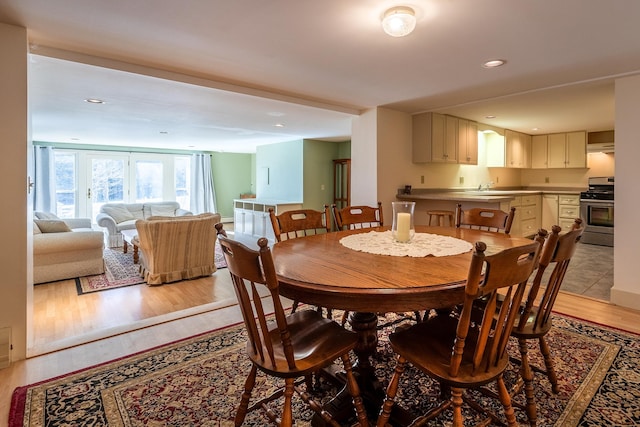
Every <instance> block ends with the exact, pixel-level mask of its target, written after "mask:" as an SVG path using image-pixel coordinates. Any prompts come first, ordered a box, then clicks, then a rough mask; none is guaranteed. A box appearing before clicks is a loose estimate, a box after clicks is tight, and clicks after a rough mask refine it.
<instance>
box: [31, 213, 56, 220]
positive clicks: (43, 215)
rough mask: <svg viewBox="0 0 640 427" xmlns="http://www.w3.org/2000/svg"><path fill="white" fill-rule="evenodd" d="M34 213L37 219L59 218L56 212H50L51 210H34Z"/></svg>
mask: <svg viewBox="0 0 640 427" xmlns="http://www.w3.org/2000/svg"><path fill="white" fill-rule="evenodd" d="M34 215H35V217H36V218H38V219H60V218H58V217H57V215H56V214H52V213H51V212H35V213H34Z"/></svg>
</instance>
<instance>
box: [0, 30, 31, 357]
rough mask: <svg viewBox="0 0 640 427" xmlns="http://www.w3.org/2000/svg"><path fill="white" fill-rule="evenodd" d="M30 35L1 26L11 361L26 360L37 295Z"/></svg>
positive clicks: (5, 295)
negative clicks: (30, 193) (30, 189)
mask: <svg viewBox="0 0 640 427" xmlns="http://www.w3.org/2000/svg"><path fill="white" fill-rule="evenodd" d="M27 53H28V42H27V30H26V29H25V28H22V27H16V26H13V25H7V24H2V23H0V93H1V94H2V96H0V117H2V131H1V132H0V146H1V147H2V156H0V170H1V171H2V182H3V191H2V199H3V203H4V206H5V208H4V209H3V210H2V212H3V214H2V218H1V220H0V236H2V239H3V244H2V256H0V271H2V280H1V281H0V328H4V327H9V328H11V337H12V338H11V343H12V345H13V351H12V353H11V359H12V360H20V359H24V358H25V357H26V352H27V324H28V321H27V316H28V314H27V313H30V310H28V309H27V307H31V298H32V296H33V290H32V285H31V283H30V282H31V280H32V272H31V271H32V262H31V257H32V251H31V237H30V236H28V235H27V234H28V233H27V224H28V219H29V218H31V216H30V212H31V209H30V208H29V207H28V204H29V201H28V197H27V191H26V190H27V158H28V157H27V149H28V146H29V145H30V142H28V141H29V134H28V113H27V111H28V110H27V64H28V61H27Z"/></svg>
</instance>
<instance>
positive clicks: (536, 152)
mask: <svg viewBox="0 0 640 427" xmlns="http://www.w3.org/2000/svg"><path fill="white" fill-rule="evenodd" d="M548 141H549V135H533V136H532V137H531V168H532V169H546V168H548V167H549V166H548V165H547V162H548V157H549V150H548Z"/></svg>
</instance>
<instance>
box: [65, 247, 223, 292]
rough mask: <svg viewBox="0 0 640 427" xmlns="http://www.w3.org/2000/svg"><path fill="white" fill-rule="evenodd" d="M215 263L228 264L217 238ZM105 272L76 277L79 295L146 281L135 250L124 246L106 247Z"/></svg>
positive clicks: (104, 253)
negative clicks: (125, 250)
mask: <svg viewBox="0 0 640 427" xmlns="http://www.w3.org/2000/svg"><path fill="white" fill-rule="evenodd" d="M214 253H215V260H214V261H215V264H216V267H217V268H225V267H226V266H227V264H226V263H225V260H224V255H223V254H222V250H221V249H220V244H219V243H218V241H217V240H216V247H215V252H214ZM103 257H104V264H105V272H104V274H97V275H95V276H86V277H78V278H76V289H77V291H78V295H83V294H87V293H91V292H97V291H104V290H108V289H115V288H122V287H124V286H132V285H139V284H141V283H144V279H143V278H142V277H140V274H139V271H140V266H139V265H138V264H134V263H133V251H132V250H131V249H130V250H129V251H127V253H126V254H125V253H123V252H122V248H121V247H120V248H105V249H104V252H103Z"/></svg>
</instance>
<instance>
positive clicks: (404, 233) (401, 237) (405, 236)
mask: <svg viewBox="0 0 640 427" xmlns="http://www.w3.org/2000/svg"><path fill="white" fill-rule="evenodd" d="M397 222H398V227H397V229H396V240H397V241H398V242H408V241H409V228H410V227H411V214H409V213H406V212H399V213H398V218H397Z"/></svg>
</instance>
